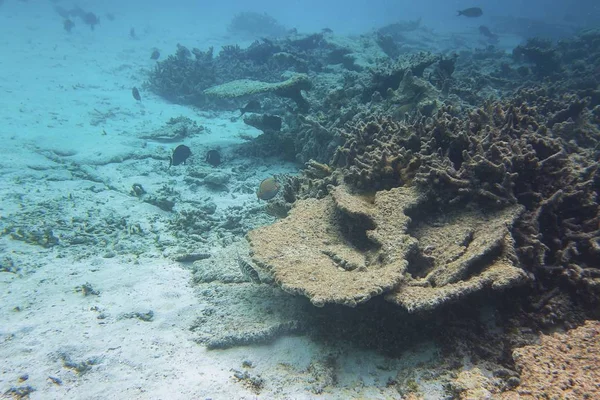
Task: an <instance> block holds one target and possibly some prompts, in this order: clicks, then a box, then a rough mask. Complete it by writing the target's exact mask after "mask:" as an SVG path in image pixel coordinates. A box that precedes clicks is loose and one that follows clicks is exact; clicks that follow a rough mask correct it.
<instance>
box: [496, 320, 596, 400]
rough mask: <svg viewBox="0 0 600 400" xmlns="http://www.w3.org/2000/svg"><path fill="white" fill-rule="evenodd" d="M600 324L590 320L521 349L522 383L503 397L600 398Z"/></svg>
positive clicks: (516, 354)
mask: <svg viewBox="0 0 600 400" xmlns="http://www.w3.org/2000/svg"><path fill="white" fill-rule="evenodd" d="M599 353H600V323H598V322H597V321H588V322H586V323H585V325H583V326H581V327H579V328H577V329H574V330H571V331H569V332H567V333H566V334H554V335H552V336H542V339H541V343H540V344H539V345H532V346H525V347H523V348H520V349H517V350H515V351H514V353H513V357H514V359H515V362H516V364H517V367H518V369H519V370H520V372H521V380H520V384H519V386H517V387H516V388H515V389H513V390H511V391H508V392H505V393H503V394H502V397H501V398H502V399H507V400H508V399H597V398H600V385H599V384H598V382H600V371H599V370H598V365H600V356H599Z"/></svg>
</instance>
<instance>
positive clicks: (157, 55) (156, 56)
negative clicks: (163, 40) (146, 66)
mask: <svg viewBox="0 0 600 400" xmlns="http://www.w3.org/2000/svg"><path fill="white" fill-rule="evenodd" d="M159 58H160V51H158V50H157V49H154V50H152V54H150V59H151V60H158V59H159Z"/></svg>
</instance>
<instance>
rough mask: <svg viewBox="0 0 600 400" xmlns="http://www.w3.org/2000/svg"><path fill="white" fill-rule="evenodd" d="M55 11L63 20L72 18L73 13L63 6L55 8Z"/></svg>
mask: <svg viewBox="0 0 600 400" xmlns="http://www.w3.org/2000/svg"><path fill="white" fill-rule="evenodd" d="M54 11H55V12H56V13H57V14H58V15H60V16H61V17H62V18H63V19H69V17H70V16H71V12H70V11H69V10H66V9H64V8H62V7H61V6H54Z"/></svg>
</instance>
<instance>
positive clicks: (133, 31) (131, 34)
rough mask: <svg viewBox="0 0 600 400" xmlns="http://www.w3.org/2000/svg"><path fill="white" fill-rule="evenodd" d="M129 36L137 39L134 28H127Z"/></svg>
mask: <svg viewBox="0 0 600 400" xmlns="http://www.w3.org/2000/svg"><path fill="white" fill-rule="evenodd" d="M129 37H130V38H132V39H137V35H136V34H135V28H133V27H132V28H131V29H129Z"/></svg>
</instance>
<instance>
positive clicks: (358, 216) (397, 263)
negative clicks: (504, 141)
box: [248, 187, 526, 312]
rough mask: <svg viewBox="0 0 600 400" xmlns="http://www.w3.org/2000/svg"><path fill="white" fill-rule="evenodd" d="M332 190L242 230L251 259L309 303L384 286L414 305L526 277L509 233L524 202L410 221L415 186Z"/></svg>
mask: <svg viewBox="0 0 600 400" xmlns="http://www.w3.org/2000/svg"><path fill="white" fill-rule="evenodd" d="M331 190H332V192H331V195H329V196H327V197H325V198H323V199H321V200H314V199H308V200H301V201H298V202H297V203H296V206H295V208H294V209H292V212H291V214H290V216H289V217H288V218H286V219H284V220H282V221H279V222H277V223H276V224H274V225H272V226H268V227H263V228H259V229H257V230H254V231H251V232H250V233H249V234H248V238H249V241H250V243H251V245H252V247H253V251H254V255H253V259H254V261H255V262H256V263H257V264H258V265H259V266H261V267H263V268H266V269H267V270H269V271H270V272H271V273H272V274H273V276H274V278H275V281H276V282H277V283H278V284H279V285H281V286H282V288H283V289H284V290H286V291H288V292H291V293H298V294H303V295H306V296H307V297H309V298H310V299H311V301H312V302H313V304H315V305H318V306H321V305H324V304H325V303H340V304H345V305H350V306H354V305H356V304H358V303H362V302H365V301H367V300H369V299H370V298H371V297H372V296H375V295H379V294H381V293H384V292H389V293H388V295H387V296H386V299H387V300H389V301H391V302H393V303H396V304H398V305H401V306H403V307H404V308H406V309H407V310H408V311H411V312H415V311H422V310H428V309H433V308H435V307H438V306H439V305H441V304H444V303H446V302H449V301H452V300H455V299H458V298H460V297H463V296H465V295H467V294H469V293H472V292H475V291H478V290H481V289H483V288H485V287H491V288H492V289H503V288H507V287H510V286H513V285H515V284H518V283H522V282H524V281H525V280H526V274H525V273H524V272H523V271H522V270H521V269H520V268H518V267H516V265H515V264H516V261H515V260H516V257H515V255H514V246H513V241H512V237H511V236H510V233H509V228H510V227H511V226H512V223H513V222H514V220H515V218H516V217H517V216H518V215H519V214H520V213H521V211H522V208H521V207H518V206H513V207H508V208H506V209H504V210H502V211H498V212H495V213H490V214H488V215H483V214H482V213H480V212H476V211H461V212H455V213H452V214H450V215H447V216H445V217H444V218H430V219H427V218H424V217H423V216H422V215H421V216H419V215H417V216H416V218H417V222H416V223H415V222H413V223H412V225H414V227H413V228H409V222H410V221H411V219H410V218H409V217H408V216H407V215H406V213H407V212H410V213H414V214H418V212H417V211H415V210H418V209H419V208H424V205H423V204H422V203H423V198H422V196H421V195H420V194H419V191H417V190H415V189H414V188H411V187H401V188H395V189H391V190H389V191H380V192H377V193H376V194H375V195H374V196H366V195H351V194H350V193H348V192H347V191H346V189H345V188H344V187H337V188H332V189H331ZM442 219H444V221H443V223H442Z"/></svg>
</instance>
